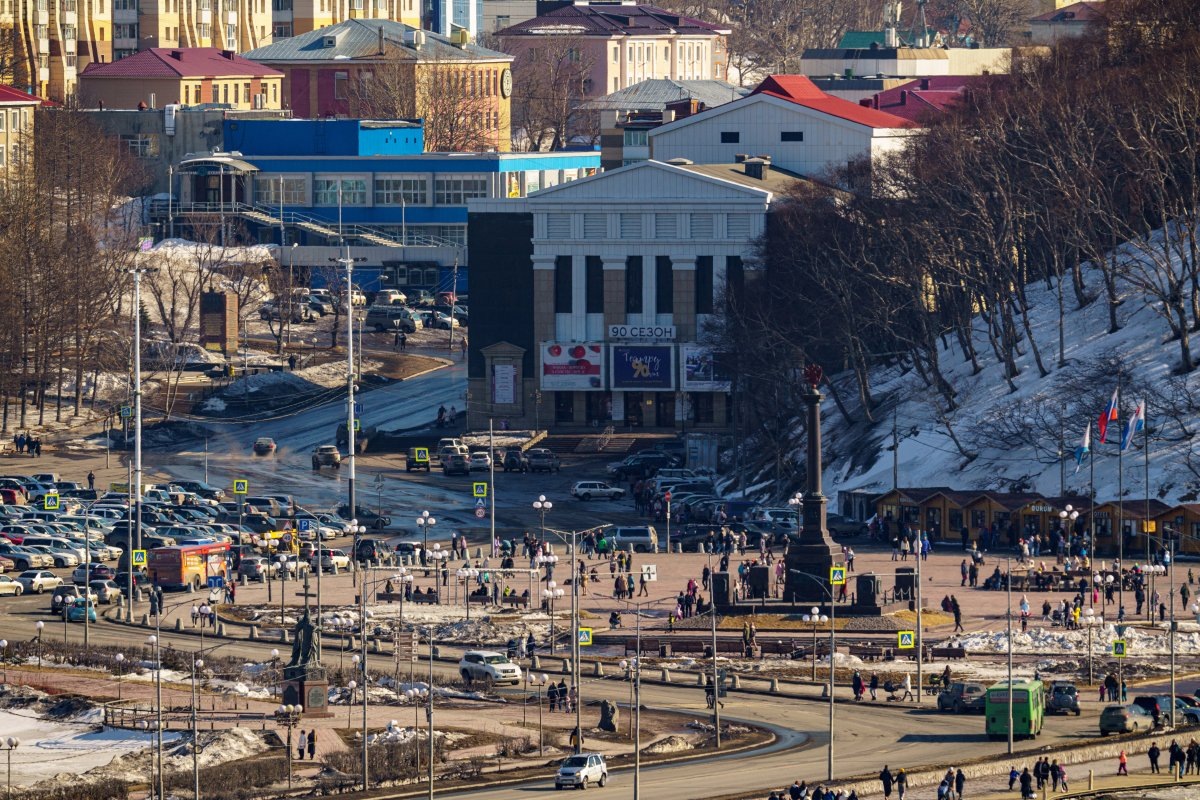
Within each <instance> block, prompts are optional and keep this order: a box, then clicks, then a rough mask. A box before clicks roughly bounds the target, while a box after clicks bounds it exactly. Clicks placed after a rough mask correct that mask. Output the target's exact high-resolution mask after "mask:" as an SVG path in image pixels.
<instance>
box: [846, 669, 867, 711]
mask: <svg viewBox="0 0 1200 800" xmlns="http://www.w3.org/2000/svg"><path fill="white" fill-rule="evenodd" d="M850 685H851V686H852V687H853V689H854V702H856V703H857V702H859V701H860V700H862V696H863V690H864V689H865V688H866V687H865V686H864V685H863V679H862V675H860V674H859V672H858V670H854V677H853V678H851V681H850Z"/></svg>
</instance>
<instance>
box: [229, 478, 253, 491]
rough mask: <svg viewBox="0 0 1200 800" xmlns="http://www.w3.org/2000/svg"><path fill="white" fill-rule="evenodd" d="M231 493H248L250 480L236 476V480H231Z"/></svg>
mask: <svg viewBox="0 0 1200 800" xmlns="http://www.w3.org/2000/svg"><path fill="white" fill-rule="evenodd" d="M233 493H234V494H249V493H250V481H248V480H246V479H245V478H238V479H237V480H235V481H234V482H233Z"/></svg>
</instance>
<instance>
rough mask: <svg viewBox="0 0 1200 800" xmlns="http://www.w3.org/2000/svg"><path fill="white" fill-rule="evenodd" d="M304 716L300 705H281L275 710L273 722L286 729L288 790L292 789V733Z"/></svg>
mask: <svg viewBox="0 0 1200 800" xmlns="http://www.w3.org/2000/svg"><path fill="white" fill-rule="evenodd" d="M303 714H304V706H300V705H290V704H289V705H281V706H279V708H277V709H275V721H276V722H277V723H279V724H280V725H282V726H284V727H285V728H287V773H288V788H289V789H291V788H292V731H293V730H295V728H296V726H297V725H299V724H300V717H301V715H303Z"/></svg>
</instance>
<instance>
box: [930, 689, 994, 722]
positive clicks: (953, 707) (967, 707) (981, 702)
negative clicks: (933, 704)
mask: <svg viewBox="0 0 1200 800" xmlns="http://www.w3.org/2000/svg"><path fill="white" fill-rule="evenodd" d="M986 703H987V689H986V688H985V687H984V685H983V684H982V683H959V682H955V683H952V684H950V687H949V688H948V689H943V690H942V691H941V692H940V693H938V697H937V707H938V711H953V712H955V713H957V714H966V713H968V712H971V713H975V712H978V713H980V714H982V713H983V711H984V706H985V705H986Z"/></svg>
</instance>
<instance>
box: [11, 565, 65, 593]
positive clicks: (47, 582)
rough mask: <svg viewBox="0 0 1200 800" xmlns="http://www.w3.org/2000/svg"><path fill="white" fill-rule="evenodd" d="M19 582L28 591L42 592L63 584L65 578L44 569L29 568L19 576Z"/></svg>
mask: <svg viewBox="0 0 1200 800" xmlns="http://www.w3.org/2000/svg"><path fill="white" fill-rule="evenodd" d="M17 582H18V583H20V584H21V586H22V587H24V589H25V591H26V592H33V593H34V594H41V593H42V592H44V591H46V590H47V589H49V590H51V591H53V590H54V589H57V588H58V587H59V586H62V583H63V579H62V578H60V577H58V576H57V575H55V574H54V573H53V572H49V571H47V570H44V569H27V570H25V571H24V572H22V573H21V574H20V575H18V576H17Z"/></svg>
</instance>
